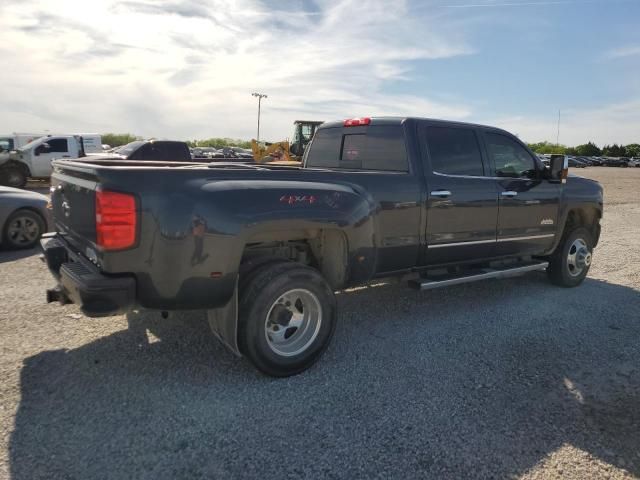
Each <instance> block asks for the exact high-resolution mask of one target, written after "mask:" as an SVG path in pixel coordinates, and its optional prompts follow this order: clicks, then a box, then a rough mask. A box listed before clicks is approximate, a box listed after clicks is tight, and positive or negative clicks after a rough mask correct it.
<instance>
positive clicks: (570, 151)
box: [564, 147, 578, 155]
mask: <svg viewBox="0 0 640 480" xmlns="http://www.w3.org/2000/svg"><path fill="white" fill-rule="evenodd" d="M564 154H565V155H578V149H577V148H576V147H567V148H566V149H565V151H564Z"/></svg>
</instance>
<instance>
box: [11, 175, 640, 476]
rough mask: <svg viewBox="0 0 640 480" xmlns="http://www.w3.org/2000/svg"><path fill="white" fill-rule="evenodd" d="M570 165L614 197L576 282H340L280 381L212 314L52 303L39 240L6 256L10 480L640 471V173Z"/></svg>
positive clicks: (537, 278)
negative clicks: (587, 269) (81, 309)
mask: <svg viewBox="0 0 640 480" xmlns="http://www.w3.org/2000/svg"><path fill="white" fill-rule="evenodd" d="M579 173H580V174H581V175H584V176H589V177H592V178H597V179H600V180H601V181H602V182H603V185H604V186H605V195H606V201H607V202H608V203H607V205H606V206H605V218H604V222H603V234H602V239H601V243H600V246H599V247H598V248H597V250H596V252H595V258H594V266H593V268H592V270H591V273H590V276H589V278H588V279H587V281H586V282H585V283H584V284H583V285H582V286H581V287H579V288H576V289H561V288H558V287H554V286H552V285H550V284H549V283H548V282H547V281H546V277H545V275H544V274H543V273H538V274H531V275H528V276H526V277H521V278H517V279H513V280H503V281H487V282H483V283H482V282H481V283H477V284H470V285H462V286H458V287H451V288H449V289H446V290H439V291H438V290H436V291H430V292H422V293H420V292H415V291H413V290H409V289H407V288H405V287H404V286H402V285H381V286H371V287H368V288H362V289H356V290H354V291H350V292H345V293H341V294H340V295H339V310H340V323H339V326H338V329H337V331H336V336H335V338H334V341H333V344H332V345H331V347H330V348H329V350H328V351H327V353H326V354H325V356H324V357H323V359H322V360H321V361H320V363H319V364H317V365H316V366H315V367H314V368H312V369H311V370H309V371H307V372H305V373H304V374H302V375H299V376H297V377H293V378H289V379H283V380H275V379H271V378H267V377H264V376H262V375H260V374H258V373H257V372H255V371H254V370H253V368H252V367H251V366H250V365H249V364H248V363H247V362H245V361H241V360H237V359H235V358H234V357H232V356H231V355H230V354H229V353H227V352H226V351H225V350H224V348H223V347H222V346H221V345H219V344H218V343H217V342H216V340H215V339H214V338H213V336H212V335H211V333H210V332H209V330H208V326H207V325H206V321H205V318H204V315H203V314H202V313H189V314H180V315H172V316H171V317H170V318H169V319H167V320H163V319H161V318H160V315H159V314H154V313H144V314H132V315H129V316H128V317H124V316H118V317H111V318H106V319H89V318H85V317H83V316H82V315H80V314H79V313H78V309H77V307H75V306H73V305H69V306H65V307H60V306H57V305H47V304H45V303H44V290H45V288H47V287H49V286H50V285H51V284H52V280H51V278H50V276H49V274H48V272H47V271H46V268H45V266H44V265H43V264H42V263H41V262H40V260H39V259H38V258H37V252H36V251H29V252H21V253H19V252H0V282H2V288H1V289H0V339H1V343H0V478H14V479H19V480H23V479H24V480H27V479H28V480H32V479H38V478H68V479H76V478H77V479H86V478H149V479H157V478H201V477H206V478H225V479H227V478H230V479H233V478H278V479H281V478H300V477H307V478H385V479H386V478H456V479H458V478H506V477H508V478H513V477H516V478H570V479H572V478H575V479H585V478H639V477H640V342H639V339H640V169H615V168H604V167H603V168H590V169H587V170H586V171H580V172H579ZM621 185H624V188H622V187H621Z"/></svg>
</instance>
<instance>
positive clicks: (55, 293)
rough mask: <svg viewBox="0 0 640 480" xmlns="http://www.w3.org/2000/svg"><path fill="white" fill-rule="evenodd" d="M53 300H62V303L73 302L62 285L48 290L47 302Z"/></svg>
mask: <svg viewBox="0 0 640 480" xmlns="http://www.w3.org/2000/svg"><path fill="white" fill-rule="evenodd" d="M52 302H60V305H66V304H67V303H73V302H71V300H70V299H69V297H68V296H67V294H66V293H65V292H64V291H63V290H62V289H61V288H60V287H56V288H50V289H48V290H47V303H52Z"/></svg>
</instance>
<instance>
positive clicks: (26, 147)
mask: <svg viewBox="0 0 640 480" xmlns="http://www.w3.org/2000/svg"><path fill="white" fill-rule="evenodd" d="M41 138H44V137H39V138H36V139H35V140H31V141H30V142H29V143H26V144H24V145H23V146H22V147H20V148H19V149H18V150H29V149H30V148H33V147H35V146H37V145H40V143H42V142H40V139H41Z"/></svg>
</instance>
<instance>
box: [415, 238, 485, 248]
mask: <svg viewBox="0 0 640 480" xmlns="http://www.w3.org/2000/svg"><path fill="white" fill-rule="evenodd" d="M483 243H496V239H495V238H492V239H491V240H472V241H470V242H454V243H436V244H435V245H427V248H442V247H461V246H463V245H480V244H483Z"/></svg>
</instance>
